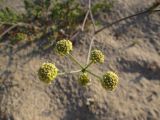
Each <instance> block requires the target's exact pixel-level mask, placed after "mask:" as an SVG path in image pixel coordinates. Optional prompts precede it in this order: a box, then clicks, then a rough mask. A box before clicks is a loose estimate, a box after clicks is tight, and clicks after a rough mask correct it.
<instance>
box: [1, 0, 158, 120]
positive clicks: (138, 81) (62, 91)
mask: <svg viewBox="0 0 160 120" xmlns="http://www.w3.org/2000/svg"><path fill="white" fill-rule="evenodd" d="M153 1H154V0H134V1H131V0H117V2H116V5H115V7H114V9H113V11H112V12H111V13H110V14H109V15H105V14H104V15H101V19H102V21H104V22H111V21H113V20H116V19H118V18H120V17H124V16H126V15H129V14H132V13H134V12H137V11H140V10H143V9H142V8H141V7H143V8H145V7H147V6H149V5H150V4H151V3H152V2H153ZM83 36H84V37H83V38H82V39H78V40H77V42H76V44H75V45H74V52H73V55H74V56H76V58H77V59H78V60H79V61H81V62H82V63H84V62H85V61H86V56H87V50H88V46H89V42H90V41H89V39H88V37H87V35H83ZM43 41H45V40H42V41H41V42H35V43H32V44H30V43H29V42H22V43H20V44H17V45H15V46H13V47H11V46H9V44H8V41H6V42H3V44H2V43H0V81H4V82H3V84H1V85H0V109H1V111H2V112H1V114H0V120H159V119H160V13H156V14H153V15H150V16H143V17H136V18H133V19H132V20H127V21H125V22H122V23H121V24H118V25H117V26H114V27H112V28H110V29H106V30H104V31H103V32H102V33H100V34H98V35H97V36H96V40H95V44H94V47H95V48H99V49H101V50H102V51H103V52H104V53H105V55H106V59H105V63H104V65H93V66H92V68H93V69H94V70H95V72H96V73H97V74H100V75H101V74H102V73H104V72H105V71H107V70H114V71H116V72H117V73H118V74H119V77H120V84H119V86H118V88H117V89H116V90H115V91H114V92H108V91H105V90H104V89H103V88H102V87H101V85H100V83H99V82H98V81H97V80H96V79H95V78H94V77H92V82H91V85H90V86H88V87H81V86H80V85H79V84H78V82H77V76H76V75H68V76H64V77H58V78H57V79H56V80H55V82H54V83H52V84H51V85H45V84H44V83H42V82H40V81H39V80H38V77H37V70H38V68H39V67H40V65H41V64H42V63H43V62H46V61H49V62H54V63H56V65H57V66H58V68H60V69H64V68H69V69H71V68H72V67H73V66H74V64H73V63H72V62H71V61H69V60H68V59H67V58H65V57H64V58H61V57H59V56H57V55H55V54H54V53H53V51H52V50H50V49H49V50H42V42H43ZM135 43H136V44H135ZM5 115H6V117H5ZM7 118H8V119H7ZM9 118H10V119H9Z"/></svg>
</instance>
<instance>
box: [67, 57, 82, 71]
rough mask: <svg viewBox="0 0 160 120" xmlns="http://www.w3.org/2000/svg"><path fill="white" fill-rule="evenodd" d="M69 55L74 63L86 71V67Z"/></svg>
mask: <svg viewBox="0 0 160 120" xmlns="http://www.w3.org/2000/svg"><path fill="white" fill-rule="evenodd" d="M68 55H69V58H70V59H71V60H72V61H74V62H75V63H76V64H77V65H79V66H80V67H81V68H82V69H84V67H83V66H82V65H81V64H80V63H79V62H78V61H77V60H76V59H75V58H74V57H73V56H72V55H71V54H68Z"/></svg>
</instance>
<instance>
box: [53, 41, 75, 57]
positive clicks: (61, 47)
mask: <svg viewBox="0 0 160 120" xmlns="http://www.w3.org/2000/svg"><path fill="white" fill-rule="evenodd" d="M70 51H72V42H71V41H70V40H65V39H63V40H60V41H58V42H57V44H56V52H57V53H58V54H60V55H62V56H64V55H66V54H69V52H70Z"/></svg>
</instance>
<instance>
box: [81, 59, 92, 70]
mask: <svg viewBox="0 0 160 120" xmlns="http://www.w3.org/2000/svg"><path fill="white" fill-rule="evenodd" d="M92 64H93V61H91V62H90V63H89V64H88V65H86V67H85V68H84V69H83V71H85V70H86V69H87V68H88V67H89V66H91V65H92Z"/></svg>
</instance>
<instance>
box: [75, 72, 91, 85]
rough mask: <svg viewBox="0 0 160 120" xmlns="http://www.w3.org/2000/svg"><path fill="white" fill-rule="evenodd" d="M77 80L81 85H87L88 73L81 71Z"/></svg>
mask: <svg viewBox="0 0 160 120" xmlns="http://www.w3.org/2000/svg"><path fill="white" fill-rule="evenodd" d="M78 82H79V84H80V85H82V86H85V85H87V84H88V83H89V82H90V79H89V77H88V74H87V73H81V74H80V75H79V79H78Z"/></svg>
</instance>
